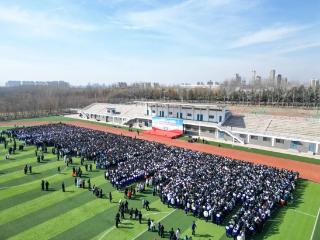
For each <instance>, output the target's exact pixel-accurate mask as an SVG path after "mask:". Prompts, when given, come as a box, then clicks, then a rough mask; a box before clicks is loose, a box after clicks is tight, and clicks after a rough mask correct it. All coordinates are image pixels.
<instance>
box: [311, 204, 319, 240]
mask: <svg viewBox="0 0 320 240" xmlns="http://www.w3.org/2000/svg"><path fill="white" fill-rule="evenodd" d="M319 215H320V208H319V209H318V214H317V217H316V221H315V223H314V225H313V230H312V234H311V238H310V240H313V235H314V232H315V231H316V226H317V223H318V218H319Z"/></svg>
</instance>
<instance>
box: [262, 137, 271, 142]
mask: <svg viewBox="0 0 320 240" xmlns="http://www.w3.org/2000/svg"><path fill="white" fill-rule="evenodd" d="M262 140H263V141H264V142H270V140H271V138H269V137H263V139H262Z"/></svg>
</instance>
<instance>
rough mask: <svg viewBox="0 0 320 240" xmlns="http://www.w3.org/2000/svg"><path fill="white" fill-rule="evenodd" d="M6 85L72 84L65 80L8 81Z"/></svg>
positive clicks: (57, 85) (55, 85)
mask: <svg viewBox="0 0 320 240" xmlns="http://www.w3.org/2000/svg"><path fill="white" fill-rule="evenodd" d="M5 86H6V87H20V86H24V87H26V86H51V87H70V84H69V83H68V82H65V81H48V82H46V81H8V82H6V84H5Z"/></svg>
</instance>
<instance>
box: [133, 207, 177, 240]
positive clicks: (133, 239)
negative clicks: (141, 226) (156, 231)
mask: <svg viewBox="0 0 320 240" xmlns="http://www.w3.org/2000/svg"><path fill="white" fill-rule="evenodd" d="M176 210H177V209H174V210H173V211H171V212H169V213H168V214H167V215H165V216H164V217H162V218H160V219H159V220H157V222H161V221H162V220H163V219H165V218H167V217H169V216H170V215H171V214H172V213H174V212H175V211H176ZM147 231H148V230H145V231H143V232H141V233H139V234H138V235H137V236H136V237H134V238H132V239H131V240H135V239H137V238H138V237H140V236H141V235H142V234H144V233H145V232H147Z"/></svg>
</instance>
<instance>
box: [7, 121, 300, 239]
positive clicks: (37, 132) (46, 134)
mask: <svg viewBox="0 0 320 240" xmlns="http://www.w3.org/2000/svg"><path fill="white" fill-rule="evenodd" d="M7 133H8V134H13V135H14V136H16V137H17V138H19V139H20V140H24V141H25V142H26V143H27V144H35V145H38V146H43V145H45V146H54V147H55V149H57V152H58V153H59V154H61V155H63V156H65V155H66V156H69V157H71V156H81V157H84V158H87V159H89V160H93V161H95V162H96V165H97V168H103V169H106V173H105V174H106V176H107V178H108V179H109V180H110V182H111V183H112V184H113V186H115V187H116V188H117V189H124V188H126V187H127V186H129V185H131V184H133V183H137V182H141V181H147V185H150V186H152V187H153V188H154V194H158V195H159V197H160V199H161V201H162V202H163V203H165V204H167V205H168V206H171V207H175V208H181V209H184V211H185V212H186V214H193V215H194V216H195V217H199V218H203V219H205V220H206V221H211V222H213V223H216V224H222V223H223V222H224V221H225V219H226V217H227V216H228V215H230V214H233V215H232V217H231V220H230V221H229V222H228V223H227V226H226V234H227V235H228V236H232V237H234V238H238V239H244V237H245V236H248V235H254V234H255V233H256V232H259V231H260V230H261V229H262V227H263V224H264V223H265V221H266V220H267V219H268V218H269V217H270V215H271V213H272V212H273V211H274V210H275V209H276V208H277V207H279V206H280V205H281V204H285V203H286V202H287V201H289V200H290V199H291V198H292V192H293V190H294V189H295V183H296V179H297V178H298V173H297V172H292V171H289V170H285V169H277V168H273V167H267V166H264V165H255V164H252V163H248V162H244V161H236V160H233V159H230V158H227V157H222V156H218V155H212V154H206V153H200V152H195V151H191V150H187V149H183V148H177V147H172V146H167V145H164V144H159V143H155V142H149V141H144V140H140V139H135V138H131V137H126V136H119V135H114V134H109V133H104V132H101V131H96V130H90V129H85V128H79V127H75V126H69V125H64V124H50V125H45V126H35V127H28V128H18V129H12V130H7ZM236 209H237V210H236ZM242 237H243V238H242Z"/></svg>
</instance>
